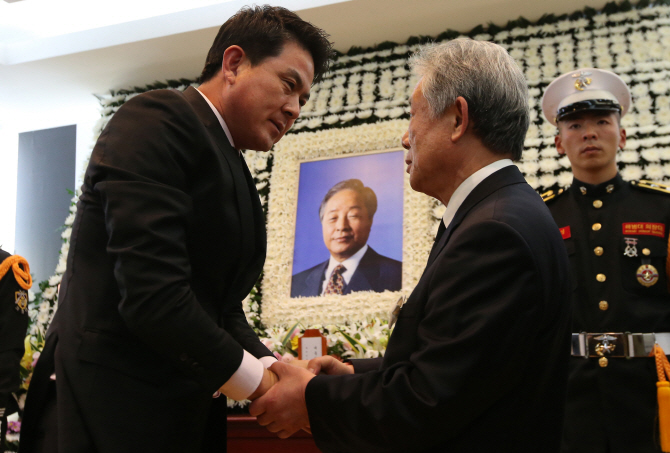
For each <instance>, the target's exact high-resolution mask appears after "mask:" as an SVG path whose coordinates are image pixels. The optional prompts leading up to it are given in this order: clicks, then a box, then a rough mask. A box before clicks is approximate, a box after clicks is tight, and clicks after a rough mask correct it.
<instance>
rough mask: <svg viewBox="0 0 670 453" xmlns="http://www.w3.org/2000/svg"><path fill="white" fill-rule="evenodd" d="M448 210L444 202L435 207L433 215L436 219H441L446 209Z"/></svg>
mask: <svg viewBox="0 0 670 453" xmlns="http://www.w3.org/2000/svg"><path fill="white" fill-rule="evenodd" d="M446 210H447V207H446V206H445V205H443V204H442V203H440V204H438V205H437V206H435V208H434V209H433V217H435V218H436V219H441V218H442V216H444V211H446Z"/></svg>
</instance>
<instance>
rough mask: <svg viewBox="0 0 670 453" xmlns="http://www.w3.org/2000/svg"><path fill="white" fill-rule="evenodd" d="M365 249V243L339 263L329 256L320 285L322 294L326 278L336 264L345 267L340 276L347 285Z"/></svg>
mask: <svg viewBox="0 0 670 453" xmlns="http://www.w3.org/2000/svg"><path fill="white" fill-rule="evenodd" d="M367 251H368V245H367V244H365V245H364V246H363V247H361V249H360V250H359V251H358V252H356V253H354V254H353V255H351V256H350V257H349V258H347V259H346V260H344V261H342V262H341V263H340V262H339V261H337V260H336V259H335V258H333V257H332V256H331V257H330V261H329V262H328V268H326V274H325V275H326V278H325V279H324V280H323V284H322V285H321V294H323V292H324V291H325V290H326V286H327V285H328V280H329V279H330V274H332V273H333V270H334V269H335V267H337V265H338V264H341V265H343V266H344V267H345V268H347V270H346V271H344V272H343V273H342V278H344V282H345V283H346V284H347V285H348V284H349V281H350V280H351V277H352V276H353V275H354V272H356V269H357V268H358V264H359V263H360V262H361V258H363V255H365V252H367Z"/></svg>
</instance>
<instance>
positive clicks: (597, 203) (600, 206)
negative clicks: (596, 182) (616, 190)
mask: <svg viewBox="0 0 670 453" xmlns="http://www.w3.org/2000/svg"><path fill="white" fill-rule="evenodd" d="M593 207H594V208H596V209H600V208H602V207H603V202H602V201H600V200H596V201H594V202H593Z"/></svg>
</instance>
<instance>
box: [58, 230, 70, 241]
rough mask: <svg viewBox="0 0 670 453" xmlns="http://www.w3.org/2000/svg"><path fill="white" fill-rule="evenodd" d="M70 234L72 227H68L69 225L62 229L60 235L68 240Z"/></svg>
mask: <svg viewBox="0 0 670 453" xmlns="http://www.w3.org/2000/svg"><path fill="white" fill-rule="evenodd" d="M70 235H72V228H69V227H68V228H65V230H63V232H62V233H61V235H60V237H62V238H63V239H65V240H69V239H70Z"/></svg>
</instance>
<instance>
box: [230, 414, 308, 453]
mask: <svg viewBox="0 0 670 453" xmlns="http://www.w3.org/2000/svg"><path fill="white" fill-rule="evenodd" d="M267 452H272V453H297V452H299V453H320V452H321V450H319V449H318V448H316V444H315V443H314V439H313V438H312V435H311V434H308V433H306V432H305V431H298V432H297V433H295V434H294V435H292V436H291V437H289V438H288V439H280V438H278V437H277V435H276V434H273V433H271V432H269V431H268V430H267V429H265V428H264V427H262V426H260V425H259V424H258V423H257V422H256V417H252V416H251V415H229V416H228V453H267Z"/></svg>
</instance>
